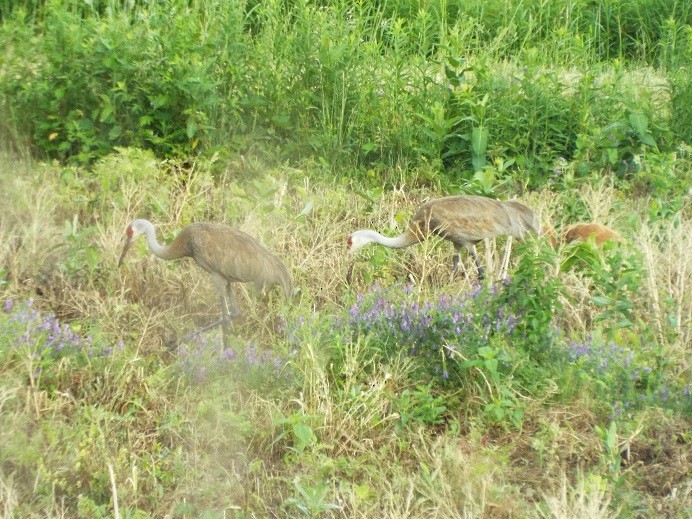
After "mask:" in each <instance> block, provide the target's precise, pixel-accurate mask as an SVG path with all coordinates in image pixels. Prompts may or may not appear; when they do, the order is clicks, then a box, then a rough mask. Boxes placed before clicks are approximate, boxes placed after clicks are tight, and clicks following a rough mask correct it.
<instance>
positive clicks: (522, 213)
mask: <svg viewBox="0 0 692 519" xmlns="http://www.w3.org/2000/svg"><path fill="white" fill-rule="evenodd" d="M526 231H531V232H534V233H537V234H538V233H539V232H540V225H539V221H538V218H537V217H536V215H535V214H534V212H533V211H532V210H531V209H530V208H528V207H527V206H525V205H524V204H521V203H519V202H517V201H516V200H508V201H504V202H503V201H500V200H494V199H492V198H486V197H482V196H474V195H457V196H447V197H444V198H438V199H436V200H430V201H429V202H426V203H425V204H423V205H422V206H421V207H420V208H419V209H418V211H417V212H416V214H415V215H414V216H413V218H411V221H410V222H409V226H408V229H406V231H404V233H403V234H401V235H399V236H397V237H395V238H387V237H386V236H382V235H381V234H380V233H378V232H377V231H372V230H360V231H355V232H354V233H353V234H351V235H350V236H349V237H348V241H347V244H348V248H349V250H350V251H355V250H357V249H359V248H360V247H362V246H363V245H366V244H368V243H378V244H380V245H384V246H385V247H393V248H403V247H408V246H410V245H414V244H416V243H420V242H421V241H423V240H425V239H427V238H428V236H430V235H431V234H433V235H436V236H439V237H441V238H444V239H445V240H448V241H451V242H452V243H453V244H454V249H455V254H454V260H453V266H452V277H454V275H455V274H456V271H457V269H458V268H459V254H460V252H461V249H462V247H463V248H466V250H468V251H469V254H471V256H472V257H473V261H474V262H475V264H476V269H477V270H478V279H479V280H482V279H483V278H484V276H485V273H484V271H483V267H482V266H481V264H480V262H479V261H478V256H477V255H476V247H475V244H476V243H478V242H479V241H481V240H483V239H485V238H493V237H495V236H501V235H509V236H516V237H523V236H524V234H525V233H526Z"/></svg>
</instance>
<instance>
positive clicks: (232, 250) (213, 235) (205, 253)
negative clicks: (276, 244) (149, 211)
mask: <svg viewBox="0 0 692 519" xmlns="http://www.w3.org/2000/svg"><path fill="white" fill-rule="evenodd" d="M126 233H127V241H126V242H125V246H124V248H123V252H122V254H121V255H120V259H119V260H118V266H120V265H121V264H122V262H123V260H124V259H125V255H126V254H127V251H128V250H129V249H130V246H131V245H132V243H133V241H134V240H135V239H136V238H137V237H139V236H141V235H144V236H146V239H147V244H148V245H149V249H150V250H151V252H153V253H154V254H155V255H156V256H158V257H159V258H161V259H165V260H173V259H178V258H185V257H191V258H192V259H194V260H195V262H196V263H197V265H199V266H200V267H201V268H202V269H204V270H206V271H207V272H208V273H209V274H210V276H211V280H212V283H213V284H214V287H215V288H216V290H217V292H218V293H219V297H220V299H221V319H220V320H218V321H216V322H214V323H212V324H210V325H208V326H205V327H203V328H200V329H199V330H197V331H195V332H193V333H191V334H189V335H186V336H185V337H183V339H182V340H186V339H189V338H190V337H191V336H192V335H195V334H197V333H201V332H204V331H206V330H209V329H210V328H214V327H216V326H218V325H221V326H222V328H223V341H224V345H226V335H228V333H227V332H228V324H229V322H230V321H231V320H232V319H234V318H236V317H238V315H240V310H239V309H238V306H237V304H236V301H235V294H234V292H233V286H232V285H233V283H253V284H254V285H255V288H257V289H258V290H260V291H262V292H265V291H268V290H270V289H271V288H272V287H274V286H275V285H278V286H280V287H281V288H282V290H283V293H284V296H285V297H286V299H287V300H290V298H291V296H292V295H293V285H292V283H291V276H290V274H289V272H288V269H287V268H286V266H285V265H284V264H283V263H282V262H281V260H280V259H279V258H277V257H276V256H274V255H273V254H271V253H270V252H269V251H268V250H267V249H266V248H265V247H264V245H262V244H261V243H260V242H259V241H258V240H256V239H255V238H253V237H252V236H250V235H248V234H245V233H244V232H242V231H238V230H236V229H231V228H230V227H226V226H225V225H218V224H214V223H193V224H190V225H188V226H187V227H185V228H184V229H183V230H182V231H180V234H178V236H177V237H176V238H175V239H174V240H173V242H171V243H170V244H169V245H159V243H158V242H157V241H156V231H155V230H154V226H153V225H152V223H151V222H149V221H147V220H134V221H133V222H132V223H131V224H130V225H129V226H128V227H127V231H126Z"/></svg>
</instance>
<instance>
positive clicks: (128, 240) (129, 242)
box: [118, 236, 132, 267]
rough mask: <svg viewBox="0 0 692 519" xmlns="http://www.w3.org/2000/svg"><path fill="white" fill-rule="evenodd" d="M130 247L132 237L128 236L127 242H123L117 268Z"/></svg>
mask: <svg viewBox="0 0 692 519" xmlns="http://www.w3.org/2000/svg"><path fill="white" fill-rule="evenodd" d="M130 245H132V237H130V236H128V237H127V241H125V246H124V247H123V252H122V254H120V259H119V260H118V267H120V265H122V264H123V260H124V259H125V255H126V254H127V251H129V250H130Z"/></svg>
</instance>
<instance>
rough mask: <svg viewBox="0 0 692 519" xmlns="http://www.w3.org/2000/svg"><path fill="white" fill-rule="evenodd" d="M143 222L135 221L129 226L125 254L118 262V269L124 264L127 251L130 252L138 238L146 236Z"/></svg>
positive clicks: (122, 254) (124, 248)
mask: <svg viewBox="0 0 692 519" xmlns="http://www.w3.org/2000/svg"><path fill="white" fill-rule="evenodd" d="M141 222H142V220H135V221H134V222H132V223H131V224H130V225H128V226H127V229H126V230H125V236H126V238H125V246H124V247H123V252H122V253H121V254H120V259H119V260H118V267H119V266H120V265H122V264H123V261H124V260H125V256H126V255H127V251H129V250H130V246H131V245H132V242H133V241H134V240H135V238H137V236H139V235H141V234H144V232H145V226H144V225H143V224H142V223H141Z"/></svg>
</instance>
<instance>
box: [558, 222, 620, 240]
mask: <svg viewBox="0 0 692 519" xmlns="http://www.w3.org/2000/svg"><path fill="white" fill-rule="evenodd" d="M591 236H593V237H594V241H595V242H596V245H603V244H604V243H605V242H607V241H619V242H621V241H623V239H622V237H621V236H620V235H619V234H618V233H616V232H615V231H613V230H612V229H608V227H606V226H605V225H600V224H597V223H577V224H574V225H572V226H570V227H568V228H567V229H566V230H565V231H564V232H563V233H562V241H564V242H565V243H571V242H574V241H584V242H585V241H588V240H589V238H590V237H591Z"/></svg>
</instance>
